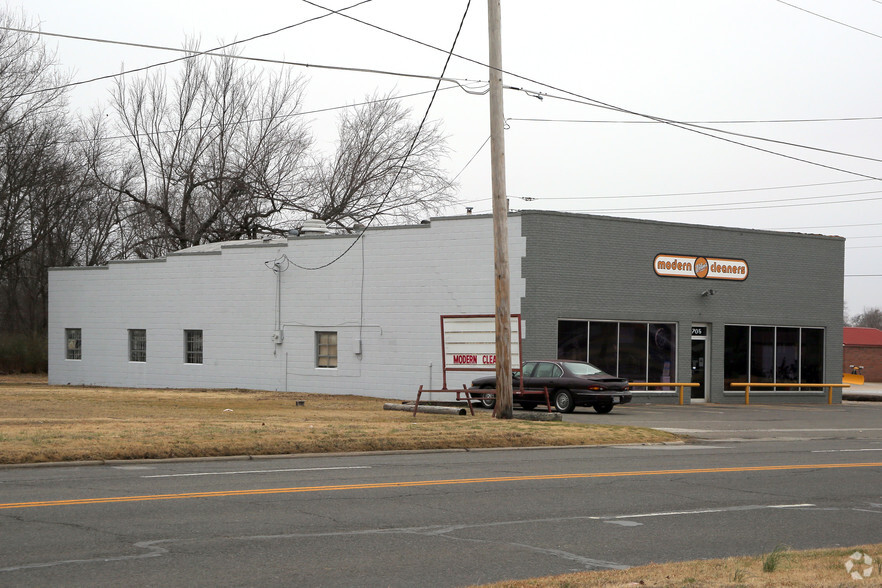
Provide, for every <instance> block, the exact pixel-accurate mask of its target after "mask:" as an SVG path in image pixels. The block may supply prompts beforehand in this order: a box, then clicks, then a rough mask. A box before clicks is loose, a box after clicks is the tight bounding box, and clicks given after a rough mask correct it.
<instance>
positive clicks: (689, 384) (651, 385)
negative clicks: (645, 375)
mask: <svg viewBox="0 0 882 588" xmlns="http://www.w3.org/2000/svg"><path fill="white" fill-rule="evenodd" d="M700 385H701V384H699V383H697V382H628V389H629V390H631V391H632V392H633V391H634V388H635V387H636V388H674V387H676V388H679V389H680V404H683V388H695V387H696V386H700Z"/></svg>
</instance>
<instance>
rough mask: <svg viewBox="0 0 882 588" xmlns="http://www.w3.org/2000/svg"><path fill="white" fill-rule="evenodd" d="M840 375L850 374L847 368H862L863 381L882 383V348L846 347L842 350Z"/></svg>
mask: <svg viewBox="0 0 882 588" xmlns="http://www.w3.org/2000/svg"><path fill="white" fill-rule="evenodd" d="M842 356H843V357H842V373H844V374H847V373H850V372H851V368H850V367H849V366H852V365H855V366H861V365H862V366H864V371H863V374H864V381H866V382H882V347H878V346H873V347H870V346H860V345H846V346H844V347H843V348H842Z"/></svg>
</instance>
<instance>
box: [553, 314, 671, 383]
mask: <svg viewBox="0 0 882 588" xmlns="http://www.w3.org/2000/svg"><path fill="white" fill-rule="evenodd" d="M676 333H677V328H676V325H675V324H673V323H625V322H622V323H620V322H614V321H574V320H566V321H563V320H562V321H558V331H557V356H558V357H559V358H560V359H574V360H578V361H585V359H586V358H587V360H588V361H589V362H591V363H592V364H594V365H595V366H597V367H599V368H600V369H602V370H603V371H605V372H607V373H609V374H612V375H614V376H618V377H620V378H627V379H628V380H630V381H632V382H673V381H675V380H676V367H675V366H676V357H677V344H676V341H677V337H676Z"/></svg>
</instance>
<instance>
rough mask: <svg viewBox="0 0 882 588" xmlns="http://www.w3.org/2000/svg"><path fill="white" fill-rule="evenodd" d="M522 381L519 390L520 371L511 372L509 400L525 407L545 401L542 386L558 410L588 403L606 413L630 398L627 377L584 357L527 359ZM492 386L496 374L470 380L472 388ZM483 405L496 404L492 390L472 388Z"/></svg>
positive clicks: (531, 407) (494, 386)
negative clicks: (490, 392)
mask: <svg viewBox="0 0 882 588" xmlns="http://www.w3.org/2000/svg"><path fill="white" fill-rule="evenodd" d="M523 377H524V385H523V390H521V381H520V374H519V373H517V372H515V373H514V374H513V375H512V384H513V387H514V396H513V400H514V402H515V403H517V404H520V405H521V407H522V408H524V409H526V410H532V409H533V408H535V407H536V406H537V405H538V404H544V403H545V389H546V388H548V396H549V399H550V400H551V402H553V403H554V406H555V408H557V410H558V411H559V412H573V409H574V408H576V407H577V406H592V407H594V410H595V411H597V412H599V413H600V414H606V413H608V412H609V411H611V410H612V409H613V406H614V405H616V404H625V403H626V402H631V392H629V391H628V380H625V379H623V378H616V377H614V376H611V375H609V374H607V373H605V372H603V371H601V370H600V369H599V368H597V367H595V366H593V365H591V364H590V363H587V362H584V361H571V360H568V359H555V360H550V361H528V362H527V363H525V364H524V366H523ZM494 388H496V376H495V375H493V376H486V377H483V378H478V379H476V380H474V381H472V387H471V389H473V390H480V389H487V390H489V389H494ZM472 397H473V398H474V397H477V398H480V400H481V404H483V405H484V407H485V408H493V407H494V406H495V405H496V396H495V395H494V394H481V393H480V392H473V393H472Z"/></svg>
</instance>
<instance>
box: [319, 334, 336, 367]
mask: <svg viewBox="0 0 882 588" xmlns="http://www.w3.org/2000/svg"><path fill="white" fill-rule="evenodd" d="M315 365H316V367H320V368H335V367H337V333H335V332H321V331H316V334H315Z"/></svg>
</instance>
